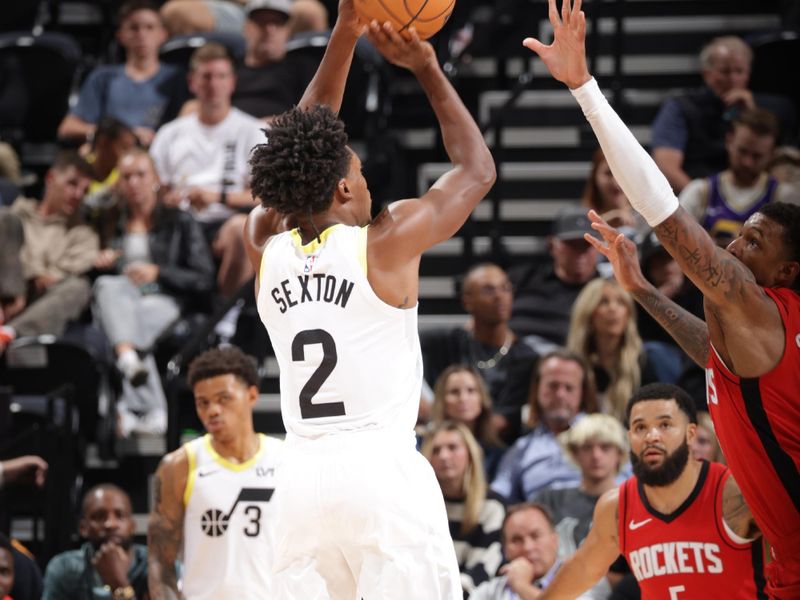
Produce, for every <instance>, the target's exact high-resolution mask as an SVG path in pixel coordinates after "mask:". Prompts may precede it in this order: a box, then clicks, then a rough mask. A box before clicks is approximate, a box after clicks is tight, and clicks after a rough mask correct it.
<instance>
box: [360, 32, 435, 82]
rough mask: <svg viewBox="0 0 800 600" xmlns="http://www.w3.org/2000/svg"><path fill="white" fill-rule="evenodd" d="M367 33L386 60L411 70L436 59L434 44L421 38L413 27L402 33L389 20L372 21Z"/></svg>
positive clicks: (423, 66)
mask: <svg viewBox="0 0 800 600" xmlns="http://www.w3.org/2000/svg"><path fill="white" fill-rule="evenodd" d="M367 35H368V36H369V41H370V42H372V45H373V46H375V48H377V50H378V52H380V53H381V54H382V55H383V57H384V58H385V59H386V60H388V61H389V62H390V63H392V64H393V65H397V66H398V67H403V68H405V69H408V70H409V71H412V72H417V71H419V70H421V69H424V68H425V67H426V66H428V65H429V64H430V63H431V62H432V61H435V60H436V54H435V53H434V51H433V46H431V45H430V44H429V43H428V42H423V41H422V40H420V39H419V36H418V35H417V31H416V30H415V29H414V28H413V27H409V28H408V30H407V33H406V34H405V35H400V34H399V33H398V32H397V30H395V28H394V26H393V25H392V24H391V23H389V22H388V21H387V22H386V23H383V24H379V23H378V22H377V21H372V22H371V23H370V24H369V29H368V30H367Z"/></svg>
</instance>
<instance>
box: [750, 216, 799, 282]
mask: <svg viewBox="0 0 800 600" xmlns="http://www.w3.org/2000/svg"><path fill="white" fill-rule="evenodd" d="M758 212H760V213H761V214H762V215H764V216H765V217H767V218H768V219H771V220H772V221H775V222H776V223H777V224H778V225H780V226H781V227H782V228H783V235H782V236H781V238H782V241H783V244H784V247H785V248H786V250H787V251H788V253H789V260H792V261H797V262H800V206H797V205H796V204H789V203H788V202H770V203H768V204H765V205H764V206H762V207H761V208H759V209H758ZM791 288H792V289H794V290H796V291H800V276H798V277H795V280H794V283H793V284H792V286H791Z"/></svg>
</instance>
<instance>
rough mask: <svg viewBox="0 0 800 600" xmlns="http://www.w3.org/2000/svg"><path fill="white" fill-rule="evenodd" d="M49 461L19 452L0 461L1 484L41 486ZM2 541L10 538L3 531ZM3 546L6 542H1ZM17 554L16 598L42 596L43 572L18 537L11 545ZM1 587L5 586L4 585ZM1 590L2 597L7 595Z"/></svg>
mask: <svg viewBox="0 0 800 600" xmlns="http://www.w3.org/2000/svg"><path fill="white" fill-rule="evenodd" d="M47 469H48V465H47V462H45V461H44V459H42V458H41V457H39V456H18V457H16V458H10V459H8V460H4V461H2V462H0V488H5V487H6V486H8V485H24V484H27V483H32V484H34V485H36V486H37V487H39V488H43V487H44V482H45V478H46V477H47ZM0 540H1V541H6V542H7V541H8V540H6V538H5V537H4V536H3V535H2V534H0ZM0 547H5V545H4V544H3V543H2V542H0ZM8 549H9V551H10V552H11V556H12V557H13V579H14V580H13V587H11V593H10V594H9V592H8V588H6V589H5V592H4V593H5V594H9V595H10V597H11V598H13V599H14V600H39V599H40V598H41V597H42V573H41V571H40V570H39V566H38V565H37V564H36V561H35V560H34V559H33V556H32V555H31V554H30V552H29V551H28V549H27V548H25V547H24V546H22V544H20V543H19V542H17V541H16V540H11V541H10V542H9V546H8ZM5 570H6V569H5V567H4V565H3V563H2V562H0V578H2V575H3V573H4V572H5ZM0 588H2V586H1V585H0ZM4 593H3V592H2V591H0V598H4V597H5V596H4Z"/></svg>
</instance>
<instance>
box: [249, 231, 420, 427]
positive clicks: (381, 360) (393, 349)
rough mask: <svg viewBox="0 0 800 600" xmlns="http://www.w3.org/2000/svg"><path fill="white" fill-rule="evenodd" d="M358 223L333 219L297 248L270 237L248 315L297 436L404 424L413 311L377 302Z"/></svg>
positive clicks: (412, 387) (411, 412)
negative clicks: (270, 357) (254, 312)
mask: <svg viewBox="0 0 800 600" xmlns="http://www.w3.org/2000/svg"><path fill="white" fill-rule="evenodd" d="M367 231H368V227H349V226H346V225H341V224H340V225H334V226H333V227H329V228H328V229H326V230H325V231H324V232H322V234H321V236H320V240H319V241H318V240H316V239H315V240H313V241H312V242H310V243H308V244H306V245H302V241H301V238H300V234H299V232H298V231H297V230H293V231H289V232H285V233H281V234H278V235H276V236H273V237H272V239H270V241H269V242H268V243H267V247H266V249H265V251H264V255H263V257H262V262H261V273H260V283H259V285H260V287H259V290H258V298H257V301H258V312H259V315H260V316H261V320H262V321H263V322H264V325H266V327H267V332H268V333H269V337H270V340H271V341H272V347H273V349H274V350H275V355H276V357H277V359H278V365H279V366H280V387H281V413H282V415H283V423H284V426H285V427H286V431H287V432H288V433H290V434H295V435H298V436H301V437H304V438H317V437H320V436H323V435H326V434H329V433H340V432H346V431H356V430H364V429H393V430H394V431H397V432H400V433H401V434H402V433H404V432H408V433H409V436H410V435H411V432H412V430H413V428H414V425H415V423H416V419H417V411H418V407H419V397H420V389H421V385H422V354H421V351H420V346H419V335H418V332H417V309H416V307H414V308H409V309H400V308H395V307H393V306H389V305H388V304H386V303H385V302H383V301H382V300H381V299H380V298H378V296H376V295H375V292H374V291H373V290H372V287H371V286H370V284H369V281H368V280H367Z"/></svg>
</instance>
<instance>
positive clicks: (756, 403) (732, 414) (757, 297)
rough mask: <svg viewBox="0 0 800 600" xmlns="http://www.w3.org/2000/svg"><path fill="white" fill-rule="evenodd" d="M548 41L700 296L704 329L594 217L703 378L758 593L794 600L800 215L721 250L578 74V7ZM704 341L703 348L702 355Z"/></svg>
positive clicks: (638, 205)
mask: <svg viewBox="0 0 800 600" xmlns="http://www.w3.org/2000/svg"><path fill="white" fill-rule="evenodd" d="M549 15H550V21H551V23H552V25H553V28H554V36H555V37H554V41H553V43H552V44H551V45H549V46H546V45H544V44H543V43H542V42H540V41H539V40H536V39H533V38H527V39H526V40H524V41H523V44H524V45H525V46H526V47H527V48H529V49H530V50H533V51H534V52H536V53H537V54H538V55H539V56H540V58H541V59H542V61H543V62H544V63H545V65H546V66H547V68H548V69H549V71H550V73H551V75H552V76H553V77H554V78H555V79H557V80H559V81H561V82H563V83H565V84H566V85H567V86H568V87H569V88H570V90H571V91H572V94H573V95H574V96H575V98H576V100H577V101H578V103H579V104H580V106H581V108H582V110H583V113H584V115H585V116H586V118H587V119H588V121H589V123H590V124H591V126H592V129H593V130H594V132H595V134H596V135H597V139H598V140H599V142H600V146H601V147H602V148H603V153H604V154H605V156H606V159H607V160H608V163H609V165H610V167H611V170H612V172H613V173H614V177H615V178H616V179H617V181H618V182H619V184H620V187H621V188H622V190H623V191H624V192H625V195H626V196H627V197H628V199H629V200H630V202H631V205H632V206H633V207H634V208H635V209H636V210H637V211H638V212H639V213H641V214H642V216H643V217H644V218H645V219H646V220H647V222H648V223H649V224H650V225H651V226H652V227H653V228H654V230H655V233H656V235H657V236H658V239H659V240H661V243H662V244H663V245H664V248H665V249H666V250H667V251H668V252H669V253H670V254H671V255H672V256H673V258H674V259H675V260H676V261H677V262H678V264H679V265H680V267H681V269H682V270H683V272H684V273H685V274H686V275H687V276H688V277H689V278H690V279H691V280H692V282H694V284H695V285H696V286H697V287H698V288H699V289H700V290H701V291H702V292H703V296H704V304H705V317H706V321H705V323H704V322H703V321H701V320H700V319H696V318H694V317H691V316H690V315H688V314H687V313H686V312H685V311H682V309H680V308H679V307H677V306H676V305H675V304H674V303H672V302H671V301H669V300H668V299H666V298H665V297H664V296H662V295H660V294H659V293H658V292H657V291H655V290H654V289H652V288H651V287H647V286H643V285H640V282H639V281H638V277H635V271H636V270H637V269H638V266H636V268H635V269H634V270H633V271H631V268H633V264H632V263H633V261H634V260H635V258H633V257H632V252H633V249H632V245H631V244H630V243H629V242H627V241H626V240H625V239H624V237H623V236H622V235H619V234H618V232H617V231H615V230H614V229H613V228H611V227H610V226H609V225H608V224H607V223H605V222H604V221H603V220H602V219H601V218H600V217H599V216H598V215H597V214H595V213H594V212H591V213H590V217H591V219H592V220H593V221H594V224H593V227H594V228H595V229H597V231H599V232H600V233H601V234H602V236H603V238H604V243H603V242H599V241H595V240H593V239H591V238H590V237H587V239H588V241H589V242H590V243H592V244H593V245H594V246H595V247H596V248H597V249H598V250H599V251H600V252H602V253H603V254H605V255H606V256H607V257H608V258H609V260H610V261H611V263H612V265H614V268H615V273H616V275H617V278H618V279H619V281H620V283H621V284H622V285H623V286H625V287H626V289H628V290H629V291H631V292H632V293H633V294H634V296H635V297H636V299H637V300H638V301H639V303H640V304H642V306H644V307H645V309H646V310H648V312H650V314H652V315H653V316H654V317H655V318H656V319H658V320H659V321H660V322H661V323H662V325H664V326H665V328H666V329H667V330H668V331H669V332H670V333H671V334H672V336H673V337H674V338H675V339H676V340H677V341H678V342H679V343H680V344H681V346H682V347H683V348H684V349H685V350H686V352H687V353H688V354H689V356H691V357H692V358H693V359H694V360H695V361H696V362H697V363H698V364H700V365H701V366H703V367H705V368H706V379H707V396H708V407H709V411H710V413H711V416H712V418H713V420H714V423H715V425H716V432H717V435H718V437H719V441H720V445H721V447H722V450H723V452H724V453H725V457H726V458H727V460H728V464H729V466H730V467H731V470H732V471H733V474H734V475H735V476H736V480H737V481H738V483H739V485H740V486H741V489H742V493H743V494H744V498H745V500H746V501H747V504H748V505H749V507H750V509H751V510H752V511H753V514H754V516H755V519H756V521H757V523H758V525H759V527H760V529H761V531H762V532H763V533H764V535H765V536H766V538H767V540H768V541H769V542H770V544H771V547H772V548H771V551H772V558H773V560H772V562H771V564H770V565H768V567H767V577H768V587H767V592H768V593H770V594H771V595H772V596H773V597H776V598H798V597H800V470H799V469H800V430H799V429H798V427H797V423H799V422H800V399H798V393H797V390H798V389H800V295H798V293H797V291H796V290H797V285H798V273H799V272H800V207H798V206H794V205H789V204H784V203H779V202H773V203H770V204H767V205H766V206H764V207H763V208H762V209H761V210H760V211H759V212H757V213H755V214H754V215H753V216H752V217H750V219H748V220H747V222H746V223H745V224H744V226H743V227H742V231H741V233H740V234H739V237H737V238H736V239H734V240H733V241H732V242H731V243H730V245H729V246H728V247H727V249H724V250H723V249H721V248H718V247H717V246H716V245H715V243H714V241H713V240H712V239H711V238H710V237H709V235H708V234H707V233H706V232H705V231H704V230H703V228H702V227H701V226H700V225H699V224H698V223H697V222H696V221H695V220H694V219H693V218H692V217H691V215H689V214H688V213H687V212H686V211H685V210H684V209H683V208H681V207H680V206H679V204H678V200H677V198H676V197H675V194H674V193H673V192H672V189H671V188H670V186H669V183H668V182H667V180H666V178H665V177H664V176H663V175H662V174H661V172H660V171H659V170H658V168H657V167H656V165H655V163H654V162H653V161H652V160H651V158H650V156H649V155H648V154H647V153H646V152H645V151H644V149H643V148H642V147H641V146H640V145H639V144H638V142H637V141H636V139H635V138H634V137H633V135H632V134H631V132H630V131H629V130H628V128H627V127H626V126H625V124H624V123H623V122H622V121H621V120H620V118H619V117H618V116H617V114H616V113H615V112H614V110H613V109H612V108H611V106H610V105H609V104H608V102H607V101H606V100H605V98H604V96H603V94H602V93H601V92H600V89H599V87H598V86H597V83H596V82H595V80H594V79H593V78H592V77H591V75H590V74H589V71H588V68H587V66H586V54H585V48H584V40H585V34H586V19H585V15H584V13H583V12H582V11H581V0H576V2H575V4H574V5H571V3H570V0H564V3H563V5H562V8H561V14H560V15H559V12H558V10H557V8H556V2H555V0H549ZM709 342H710V344H709Z"/></svg>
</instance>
